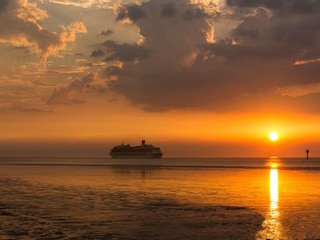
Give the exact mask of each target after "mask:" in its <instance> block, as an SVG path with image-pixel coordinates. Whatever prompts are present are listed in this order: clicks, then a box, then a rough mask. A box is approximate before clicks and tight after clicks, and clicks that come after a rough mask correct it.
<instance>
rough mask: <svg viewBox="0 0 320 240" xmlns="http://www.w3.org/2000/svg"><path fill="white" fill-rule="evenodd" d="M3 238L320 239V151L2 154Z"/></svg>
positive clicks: (0, 211)
mask: <svg viewBox="0 0 320 240" xmlns="http://www.w3.org/2000/svg"><path fill="white" fill-rule="evenodd" d="M0 194H1V195H0V223H1V224H0V239H143V240H144V239H146V240H153V239H163V240H167V239H168V240H169V239H298V240H300V239H309V240H311V239H320V208H319V207H320V159H309V160H305V159H244V158H242V159H158V160H114V159H32V158H29V159H1V160H0Z"/></svg>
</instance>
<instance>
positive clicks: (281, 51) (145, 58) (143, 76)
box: [102, 0, 320, 111]
mask: <svg viewBox="0 0 320 240" xmlns="http://www.w3.org/2000/svg"><path fill="white" fill-rule="evenodd" d="M319 2H320V1H314V0H313V1H311V0H306V1H302V0H301V1H299V0H286V1H284V0H270V1H264V0H254V1H251V0H246V1H242V0H239V1H238V0H237V1H233V0H228V1H227V6H226V7H225V9H224V10H226V12H227V14H224V13H221V16H220V17H219V19H218V21H220V22H221V21H224V17H228V19H226V21H227V20H229V19H230V16H231V17H232V18H233V19H239V23H238V24H237V26H235V27H234V28H233V29H232V30H231V31H230V32H229V33H228V34H227V35H225V36H224V37H221V39H219V41H216V42H214V43H212V42H210V41H208V40H209V38H208V36H210V33H211V31H212V28H211V25H210V24H209V23H208V18H209V17H210V14H209V13H207V12H206V11H205V10H204V8H200V7H199V6H198V5H196V4H190V3H189V1H187V0H177V1H168V0H151V1H149V2H145V3H142V4H141V5H130V8H129V6H123V7H122V8H121V11H119V12H118V15H117V20H125V19H127V18H128V19H130V20H131V21H132V22H134V24H135V25H136V26H137V27H138V28H139V31H140V34H141V35H142V36H143V37H144V42H143V44H142V45H136V44H118V43H115V42H112V41H108V42H106V43H104V44H103V46H104V48H102V49H103V51H104V52H106V53H107V55H106V56H107V57H106V58H105V60H106V61H115V60H117V61H122V62H124V63H126V64H125V65H124V66H123V67H122V68H121V69H120V68H117V70H116V71H115V72H114V71H113V72H112V74H116V75H117V79H116V80H114V81H110V82H108V86H109V87H110V88H111V89H112V90H113V91H116V92H118V93H121V94H123V95H125V96H126V97H127V98H128V99H130V100H131V101H132V102H135V103H138V104H141V105H143V106H145V107H146V108H147V109H149V110H166V109H173V108H190V107H191V108H210V109H214V110H215V111H227V110H231V109H233V110H234V109H251V110H254V109H257V108H271V109H272V108H280V107H281V106H287V107H288V106H296V107H300V108H303V106H304V105H308V104H310V103H311V104H312V102H311V101H314V99H317V98H319V100H320V94H319V93H320V90H319V91H318V92H317V91H310V94H312V96H313V97H308V92H305V89H307V88H304V86H308V85H310V84H317V83H319V84H320V79H319V76H320V11H319ZM132 6H135V7H134V9H135V11H133V9H132ZM164 9H165V10H164ZM315 10H316V11H315ZM231 11H232V12H233V14H231V15H230V12H231ZM164 12H165V14H164ZM129 13H130V14H129ZM248 13H249V14H248ZM163 16H170V18H164V17H163ZM213 27H214V22H213ZM137 59H138V60H139V61H135V60H137ZM297 62H298V63H299V64H296V63H297ZM108 71H109V70H108ZM105 74H106V75H108V74H110V71H109V72H107V71H106V73H105ZM291 86H297V87H295V90H296V89H298V90H299V88H301V89H304V90H301V91H304V96H305V97H303V98H299V97H292V96H291V97H289V96H284V94H279V89H281V91H282V92H286V91H285V89H286V88H288V87H291ZM296 96H298V94H296ZM313 106H314V104H313ZM310 109H311V108H310ZM313 109H319V107H315V108H313Z"/></svg>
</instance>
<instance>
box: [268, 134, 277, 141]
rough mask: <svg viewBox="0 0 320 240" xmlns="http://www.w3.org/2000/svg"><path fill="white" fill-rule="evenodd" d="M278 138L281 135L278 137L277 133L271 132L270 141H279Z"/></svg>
mask: <svg viewBox="0 0 320 240" xmlns="http://www.w3.org/2000/svg"><path fill="white" fill-rule="evenodd" d="M278 138H279V135H278V133H277V132H271V133H270V134H269V139H270V140H271V141H272V142H274V141H277V140H278Z"/></svg>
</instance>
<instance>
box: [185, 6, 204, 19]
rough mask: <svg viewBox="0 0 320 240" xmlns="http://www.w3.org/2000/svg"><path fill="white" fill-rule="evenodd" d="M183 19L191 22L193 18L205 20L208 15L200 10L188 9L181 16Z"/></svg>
mask: <svg viewBox="0 0 320 240" xmlns="http://www.w3.org/2000/svg"><path fill="white" fill-rule="evenodd" d="M182 16H183V17H184V18H185V19H187V20H192V19H195V18H199V19H202V18H206V17H208V14H206V13H205V12H204V11H203V10H202V9H200V8H195V9H188V10H186V11H185V12H184V13H183V15H182Z"/></svg>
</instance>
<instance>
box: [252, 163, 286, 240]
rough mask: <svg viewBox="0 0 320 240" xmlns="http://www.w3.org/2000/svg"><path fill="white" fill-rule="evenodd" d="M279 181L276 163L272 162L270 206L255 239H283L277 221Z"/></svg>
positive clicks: (279, 224)
mask: <svg viewBox="0 0 320 240" xmlns="http://www.w3.org/2000/svg"><path fill="white" fill-rule="evenodd" d="M278 186H279V182H278V165H277V164H275V163H272V164H271V165H270V182H269V188H270V206H269V213H268V215H267V216H266V219H265V220H264V222H263V223H262V230H261V231H259V232H258V233H257V236H256V239H257V240H262V239H264V240H265V239H274V240H276V239H283V238H282V237H283V236H282V227H281V223H280V221H279V215H280V214H279V210H278V203H279V188H278Z"/></svg>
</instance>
